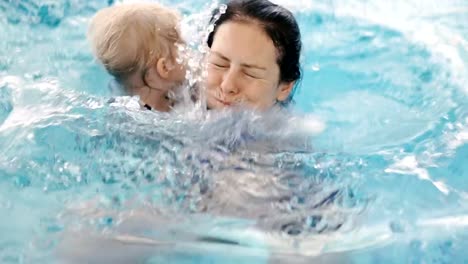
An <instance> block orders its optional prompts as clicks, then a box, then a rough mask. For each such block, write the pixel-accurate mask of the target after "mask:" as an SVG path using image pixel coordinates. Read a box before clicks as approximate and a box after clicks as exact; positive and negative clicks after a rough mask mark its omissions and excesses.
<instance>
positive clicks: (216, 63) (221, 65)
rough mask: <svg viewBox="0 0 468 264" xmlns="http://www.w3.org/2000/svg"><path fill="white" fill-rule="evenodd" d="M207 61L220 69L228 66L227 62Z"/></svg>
mask: <svg viewBox="0 0 468 264" xmlns="http://www.w3.org/2000/svg"><path fill="white" fill-rule="evenodd" d="M209 63H210V64H211V65H213V66H215V67H216V68H222V69H226V68H229V64H226V63H219V62H209Z"/></svg>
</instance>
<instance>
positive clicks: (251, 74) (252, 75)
mask: <svg viewBox="0 0 468 264" xmlns="http://www.w3.org/2000/svg"><path fill="white" fill-rule="evenodd" d="M244 74H245V75H246V76H248V77H250V78H253V79H262V78H261V77H260V76H259V75H258V74H256V73H252V72H248V71H244Z"/></svg>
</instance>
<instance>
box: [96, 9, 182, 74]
mask: <svg viewBox="0 0 468 264" xmlns="http://www.w3.org/2000/svg"><path fill="white" fill-rule="evenodd" d="M179 21H180V17H179V14H178V13H177V12H176V11H174V10H172V9H169V8H167V7H164V6H162V5H159V4H156V3H132V4H121V5H116V6H111V7H107V8H104V9H102V10H100V11H99V12H98V13H97V14H96V15H95V16H94V17H93V19H92V21H91V23H90V25H89V29H88V40H89V42H90V43H91V46H92V50H93V53H94V55H95V56H96V57H97V59H98V60H99V61H100V62H101V63H102V64H103V65H104V67H105V68H106V70H107V71H108V72H109V73H110V74H112V75H113V76H114V77H116V79H117V80H119V81H123V80H125V79H126V78H127V77H129V76H130V75H131V74H133V73H135V72H138V71H141V70H144V69H146V68H147V67H149V66H151V65H153V64H154V63H156V61H157V59H158V58H160V57H162V56H170V57H172V58H174V54H173V53H174V52H173V51H174V48H175V44H176V43H177V42H179V41H180V33H179V30H178V24H179Z"/></svg>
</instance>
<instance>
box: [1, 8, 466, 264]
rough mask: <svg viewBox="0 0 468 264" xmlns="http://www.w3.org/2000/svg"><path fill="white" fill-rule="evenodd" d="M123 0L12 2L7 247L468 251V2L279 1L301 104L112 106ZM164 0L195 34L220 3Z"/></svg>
mask: <svg viewBox="0 0 468 264" xmlns="http://www.w3.org/2000/svg"><path fill="white" fill-rule="evenodd" d="M113 2H114V1H96V0H93V1H72V0H48V1H41V0H23V1H8V0H6V1H5V0H3V1H2V0H0V25H1V29H2V30H0V39H1V42H0V45H1V48H0V149H1V150H2V155H0V218H1V220H0V234H1V236H0V263H63V262H65V263H135V262H145V263H161V262H170V263H231V262H232V263H239V262H248V263H311V262H314V263H315V262H317V263H465V262H468V255H467V254H466V253H465V249H466V248H468V207H467V204H468V203H467V202H468V96H467V95H468V38H467V36H468V27H467V25H468V3H467V2H466V1H463V0H460V1H458V0H449V1H444V2H440V1H432V0H426V1H422V0H411V1H403V0H396V1H392V2H384V1H379V0H348V1H337V0H333V1H315V0H309V1H295V2H294V3H290V1H283V0H277V1H276V2H278V3H280V4H284V5H285V6H287V7H288V8H290V9H291V10H292V11H293V12H294V13H295V14H296V16H297V18H298V22H299V24H300V27H301V31H302V35H303V43H304V55H303V58H302V60H303V74H304V77H303V79H302V81H301V83H300V87H299V89H298V92H297V94H296V96H295V103H294V106H293V110H292V111H293V116H292V117H291V116H289V115H287V114H282V113H265V114H264V115H259V114H258V113H252V112H248V111H246V112H243V111H231V112H229V111H228V112H223V113H206V112H204V111H201V110H199V109H198V108H197V107H196V106H194V107H192V106H188V107H187V108H185V109H182V110H179V111H176V112H174V113H171V114H158V113H152V112H148V111H140V110H138V109H136V108H135V107H133V105H134V104H135V98H126V97H118V98H117V100H115V101H114V102H113V103H109V102H108V100H109V98H111V97H113V96H115V95H114V94H112V92H111V90H110V89H108V85H109V81H110V77H109V76H108V75H107V74H106V73H105V71H104V70H103V69H102V67H100V66H99V65H98V64H97V63H96V62H95V61H94V60H93V58H92V55H91V53H90V49H89V47H88V44H87V42H86V38H85V33H86V27H87V23H88V22H89V19H90V17H91V16H92V15H93V14H94V13H95V12H96V11H97V10H99V9H100V8H103V7H105V6H107V5H109V4H113ZM161 2H163V3H165V4H167V5H170V6H173V7H176V8H179V10H180V11H181V12H182V13H183V14H184V21H185V24H184V26H185V30H187V32H189V33H187V34H186V35H187V36H190V37H192V38H193V39H191V40H192V41H193V42H194V43H195V44H197V43H198V42H197V41H200V39H201V38H202V36H203V32H201V33H200V32H199V34H197V32H198V31H199V30H200V29H202V28H204V25H205V24H206V22H207V14H208V13H209V10H211V8H212V7H214V6H216V5H217V4H219V3H217V2H210V3H206V2H205V1H190V0H188V1H161ZM194 32H195V33H194ZM321 124H325V128H324V130H323V131H322V126H321Z"/></svg>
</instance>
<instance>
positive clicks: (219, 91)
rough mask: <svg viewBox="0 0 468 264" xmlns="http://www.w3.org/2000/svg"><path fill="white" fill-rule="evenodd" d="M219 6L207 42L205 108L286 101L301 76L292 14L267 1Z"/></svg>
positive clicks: (263, 106) (249, 0)
mask: <svg viewBox="0 0 468 264" xmlns="http://www.w3.org/2000/svg"><path fill="white" fill-rule="evenodd" d="M220 11H221V10H220V9H217V10H215V12H214V15H213V18H212V19H211V20H212V21H211V22H212V23H214V30H213V31H212V32H211V33H210V34H209V36H208V41H207V44H208V47H209V48H210V53H209V56H208V67H207V79H206V82H205V86H206V98H207V106H208V108H210V109H219V108H223V107H226V106H232V105H238V104H245V105H248V106H250V107H253V108H255V109H262V110H264V109H268V108H271V107H273V106H275V105H287V104H288V103H289V102H290V101H291V99H292V97H293V95H294V90H295V86H296V84H297V82H298V80H299V79H300V77H301V70H300V63H299V58H300V53H301V34H300V31H299V26H298V24H297V22H296V19H295V18H294V16H293V14H292V13H291V12H290V11H288V10H287V9H285V8H284V7H282V6H279V5H276V4H273V3H271V2H270V1H268V0H232V1H229V2H228V4H227V8H226V10H225V12H224V13H223V12H220ZM217 16H219V19H217V20H216V21H215V18H216V17H217Z"/></svg>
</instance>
